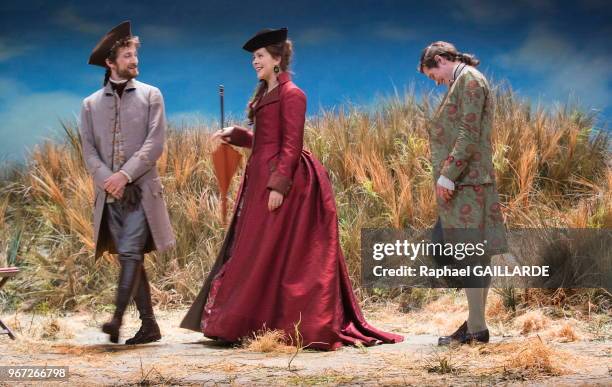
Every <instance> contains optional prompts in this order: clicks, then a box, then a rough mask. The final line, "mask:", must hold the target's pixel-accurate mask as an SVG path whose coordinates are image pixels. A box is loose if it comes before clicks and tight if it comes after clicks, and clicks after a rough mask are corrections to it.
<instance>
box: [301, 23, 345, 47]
mask: <svg viewBox="0 0 612 387" xmlns="http://www.w3.org/2000/svg"><path fill="white" fill-rule="evenodd" d="M341 37H342V35H341V34H340V33H339V32H338V31H336V30H334V29H332V28H328V27H312V28H308V29H305V30H302V31H300V32H298V34H297V37H296V39H295V40H296V41H297V42H298V43H299V44H300V45H306V44H311V45H314V44H321V43H327V42H331V41H333V40H338V39H340V38H341Z"/></svg>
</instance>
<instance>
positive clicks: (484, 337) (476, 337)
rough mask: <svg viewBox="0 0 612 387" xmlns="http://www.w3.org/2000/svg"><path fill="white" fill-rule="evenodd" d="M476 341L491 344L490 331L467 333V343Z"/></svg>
mask: <svg viewBox="0 0 612 387" xmlns="http://www.w3.org/2000/svg"><path fill="white" fill-rule="evenodd" d="M474 341H478V342H481V343H488V342H489V330H488V329H485V330H484V331H480V332H474V333H468V332H466V334H465V343H472V342H474ZM462 344H463V343H462Z"/></svg>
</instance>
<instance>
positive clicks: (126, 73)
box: [117, 66, 138, 80]
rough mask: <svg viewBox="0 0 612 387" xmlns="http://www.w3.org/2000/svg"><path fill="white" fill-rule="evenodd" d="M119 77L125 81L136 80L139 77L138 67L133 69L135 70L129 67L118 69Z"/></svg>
mask: <svg viewBox="0 0 612 387" xmlns="http://www.w3.org/2000/svg"><path fill="white" fill-rule="evenodd" d="M117 75H119V76H120V77H121V78H123V79H128V80H129V79H132V78H136V77H137V76H138V66H136V67H133V68H129V67H124V68H118V69H117Z"/></svg>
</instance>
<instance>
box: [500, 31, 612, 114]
mask: <svg viewBox="0 0 612 387" xmlns="http://www.w3.org/2000/svg"><path fill="white" fill-rule="evenodd" d="M610 59H612V55H610V53H608V52H602V51H601V50H599V49H598V48H597V47H593V48H590V47H588V46H586V47H585V46H580V47H578V46H574V45H573V44H572V43H571V42H570V41H568V40H565V39H563V38H562V37H561V36H560V35H559V34H556V33H553V32H551V31H549V30H546V29H542V28H536V29H533V30H532V31H531V32H530V33H529V35H528V36H527V39H526V40H525V41H524V42H523V44H522V45H521V46H520V47H518V48H517V49H516V50H514V51H511V52H508V53H506V54H504V55H501V56H499V57H498V58H497V60H498V62H499V63H500V64H501V65H502V66H505V67H506V68H508V69H518V70H521V71H525V72H526V73H527V74H528V75H531V76H533V77H536V78H537V79H539V80H538V81H536V84H535V85H534V88H537V89H539V90H540V93H539V95H540V96H543V97H544V98H545V99H547V100H550V99H551V96H561V97H560V98H559V97H557V98H556V99H557V100H560V101H561V102H565V101H567V98H568V97H569V96H573V97H575V98H577V100H578V102H580V103H582V104H585V105H587V107H594V108H604V107H607V106H608V105H609V101H610V97H612V90H611V88H610V83H611V82H612V70H611V67H610Z"/></svg>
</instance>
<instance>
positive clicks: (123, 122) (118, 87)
mask: <svg viewBox="0 0 612 387" xmlns="http://www.w3.org/2000/svg"><path fill="white" fill-rule="evenodd" d="M139 44H140V43H139V40H138V37H136V36H133V35H132V33H131V26H130V22H129V21H127V22H123V23H121V24H120V25H118V26H117V27H115V28H113V29H112V30H111V31H109V32H108V33H107V34H106V35H105V36H104V37H103V38H102V39H101V40H100V41H99V42H98V44H97V45H96V47H95V48H94V50H93V52H92V53H91V56H90V58H89V62H88V63H89V64H92V65H97V66H101V67H104V68H105V69H106V75H105V79H104V87H103V88H102V89H100V90H98V91H96V92H95V93H93V94H92V95H90V96H89V97H87V98H85V99H84V100H83V105H82V109H81V126H80V134H81V142H82V146H83V158H84V160H85V165H86V167H87V170H88V171H89V173H90V174H91V175H92V177H93V181H94V185H95V208H94V216H93V218H94V241H95V243H96V251H95V257H96V259H97V258H98V257H100V256H101V255H102V254H103V253H104V252H105V251H109V252H110V253H113V254H119V262H120V264H121V270H120V274H119V281H118V286H117V295H116V302H115V306H116V309H115V313H114V315H113V318H112V320H111V321H110V322H107V323H105V324H104V325H103V326H102V331H103V332H104V333H107V334H109V335H110V341H111V342H113V343H117V342H118V341H119V329H120V327H121V324H122V320H123V314H124V312H125V309H126V308H127V305H128V303H129V301H130V298H131V297H132V295H133V297H134V301H135V302H136V307H137V308H138V311H139V313H140V319H141V320H142V326H141V328H140V330H139V331H138V332H137V333H136V335H135V336H134V337H132V338H131V339H129V340H127V341H126V344H144V343H149V342H153V341H157V340H160V339H161V332H160V330H159V326H158V325H157V322H156V321H155V316H154V314H153V307H152V303H151V292H150V287H149V282H148V279H147V275H146V272H145V269H144V254H145V253H148V252H150V251H152V250H157V251H160V252H163V251H166V250H168V249H169V248H171V247H172V246H173V245H174V244H175V238H174V232H173V230H172V226H171V224H170V218H169V216H168V211H167V209H166V204H165V201H164V198H163V196H162V192H163V185H162V183H161V181H160V177H159V174H158V171H157V167H156V162H157V159H158V158H159V157H160V156H161V154H162V152H163V148H164V141H165V131H166V118H165V112H164V101H163V97H162V94H161V92H160V91H159V89H157V88H156V87H153V86H150V85H147V84H145V83H142V82H139V81H137V80H136V79H135V78H136V77H137V76H138V52H137V49H138V47H139Z"/></svg>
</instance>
